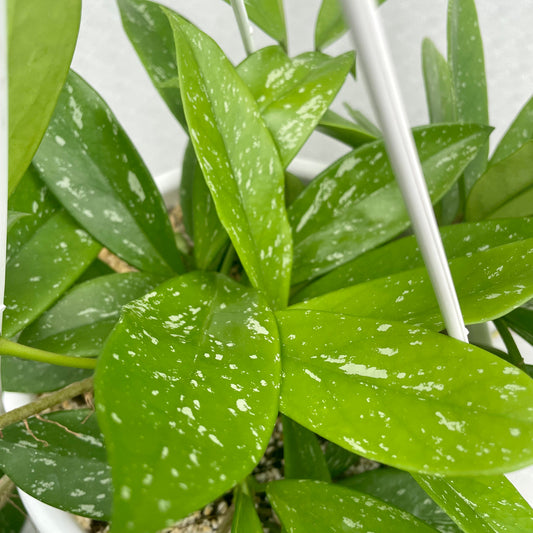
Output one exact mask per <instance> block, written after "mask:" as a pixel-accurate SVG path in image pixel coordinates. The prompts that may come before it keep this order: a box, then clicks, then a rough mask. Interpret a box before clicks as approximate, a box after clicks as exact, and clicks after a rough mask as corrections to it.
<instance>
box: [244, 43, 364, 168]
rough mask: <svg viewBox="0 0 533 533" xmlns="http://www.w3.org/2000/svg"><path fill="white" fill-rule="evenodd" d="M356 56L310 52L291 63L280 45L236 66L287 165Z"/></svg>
mask: <svg viewBox="0 0 533 533" xmlns="http://www.w3.org/2000/svg"><path fill="white" fill-rule="evenodd" d="M353 61H354V59H353V54H352V53H347V54H343V55H341V56H338V57H330V56H327V55H325V54H322V53H320V52H307V53H305V54H301V55H299V56H297V57H295V58H294V59H290V58H289V57H288V56H287V55H286V54H285V52H283V50H282V49H281V48H280V47H279V46H271V47H268V48H263V49H261V50H258V51H257V52H255V53H254V54H252V55H250V56H249V57H248V58H247V59H245V60H244V61H243V62H242V63H241V64H240V65H239V67H238V69H237V71H238V73H239V76H240V77H241V78H242V79H243V80H244V82H245V83H246V85H247V86H248V88H249V89H250V91H251V92H252V94H253V96H254V98H255V99H256V100H257V103H258V104H259V110H260V111H261V115H262V117H263V119H264V121H265V124H266V125H267V126H268V128H269V130H270V131H271V132H272V135H273V137H274V140H275V141H276V145H277V147H278V149H279V151H280V154H281V161H282V163H283V165H284V166H287V165H288V164H289V163H290V162H291V161H292V159H293V158H294V156H295V155H296V154H297V153H298V151H299V150H300V148H301V147H302V146H303V145H304V143H305V141H306V140H307V139H308V138H309V136H310V135H311V133H312V132H313V131H314V129H315V127H316V126H317V124H318V122H319V120H320V118H321V117H322V115H323V114H324V113H325V112H326V110H327V109H328V107H329V106H330V104H331V102H333V99H334V98H335V95H336V94H337V93H338V91H339V89H340V88H341V87H342V85H343V83H344V80H345V79H346V76H347V75H348V72H349V71H350V69H351V68H352V65H353Z"/></svg>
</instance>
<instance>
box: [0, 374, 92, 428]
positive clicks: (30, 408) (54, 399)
mask: <svg viewBox="0 0 533 533" xmlns="http://www.w3.org/2000/svg"><path fill="white" fill-rule="evenodd" d="M93 381H94V378H93V377H92V376H91V377H90V378H86V379H83V380H82V381H76V383H71V384H70V385H67V386H66V387H64V388H63V389H59V390H58V391H55V392H51V393H50V394H46V395H45V396H41V397H40V398H39V399H37V400H35V401H34V402H31V403H28V404H26V405H23V406H22V407H17V408H16V409H13V410H12V411H8V412H7V413H5V414H3V415H0V430H2V429H4V428H5V427H6V426H9V425H11V424H14V423H16V422H20V421H21V420H25V419H26V418H29V417H30V416H34V415H37V414H39V413H42V412H43V411H44V410H46V409H51V408H52V407H55V406H56V405H59V404H61V403H63V402H65V401H67V400H70V399H72V398H74V397H76V396H79V395H80V394H85V393H86V392H89V391H91V390H92V389H93Z"/></svg>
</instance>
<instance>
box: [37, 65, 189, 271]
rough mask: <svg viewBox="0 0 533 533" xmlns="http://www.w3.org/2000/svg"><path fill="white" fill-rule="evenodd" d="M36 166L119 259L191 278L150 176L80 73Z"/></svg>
mask: <svg viewBox="0 0 533 533" xmlns="http://www.w3.org/2000/svg"><path fill="white" fill-rule="evenodd" d="M103 146H104V147H105V149H102V147H103ZM34 164H35V165H36V167H37V168H38V169H39V171H40V172H41V177H42V179H43V180H44V181H45V182H46V184H47V185H48V187H49V188H50V189H51V191H52V192H53V193H54V195H55V196H56V197H57V198H58V199H59V201H60V202H61V203H62V204H63V205H64V207H65V208H66V209H67V210H68V211H69V213H70V214H71V215H72V216H73V217H74V218H75V219H76V220H77V221H78V222H79V223H80V224H81V225H82V226H83V227H84V228H85V229H86V230H87V231H88V232H89V233H90V234H91V235H93V236H94V237H95V238H96V239H98V240H99V241H100V242H101V243H102V244H103V245H104V246H106V247H107V248H109V249H110V250H111V251H112V252H114V253H116V254H117V255H118V256H119V257H121V258H122V259H124V260H125V261H127V262H128V263H130V264H131V265H133V266H136V267H137V268H139V269H141V270H146V271H148V272H156V273H162V274H168V273H170V272H172V271H173V270H175V271H177V272H181V271H183V264H182V261H181V258H180V255H179V252H178V250H177V248H176V245H175V240H174V234H173V232H172V228H171V226H170V222H169V220H168V216H167V214H166V210H165V207H164V205H163V200H162V198H161V195H160V194H159V192H158V190H157V187H156V185H155V183H154V181H153V179H152V177H151V176H150V173H149V172H148V169H147V168H146V166H145V165H144V163H143V161H142V159H141V158H140V156H139V154H138V153H137V151H136V149H135V147H134V146H133V144H132V143H131V141H130V140H129V138H128V137H127V135H126V133H125V132H124V130H123V129H122V128H121V127H120V124H119V123H118V121H117V119H116V118H115V117H114V116H113V114H112V113H111V111H110V109H109V108H108V107H107V105H106V104H105V102H104V101H103V100H102V99H101V98H100V96H99V95H98V94H97V93H96V92H95V91H94V90H93V89H92V87H90V86H89V85H88V84H87V83H86V82H85V81H84V80H83V79H82V78H80V77H79V76H78V75H77V74H75V73H73V72H72V71H71V72H70V74H69V76H68V78H67V82H66V84H65V87H64V88H63V91H62V92H61V95H60V97H59V100H58V103H57V107H56V110H55V112H54V115H53V117H52V120H51V121H50V126H49V127H48V130H47V132H46V135H45V136H44V138H43V141H42V143H41V146H40V147H39V150H38V151H37V154H36V156H35V158H34Z"/></svg>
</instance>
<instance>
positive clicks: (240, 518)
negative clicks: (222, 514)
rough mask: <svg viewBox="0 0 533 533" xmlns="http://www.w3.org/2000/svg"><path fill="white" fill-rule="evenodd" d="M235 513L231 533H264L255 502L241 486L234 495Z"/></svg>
mask: <svg viewBox="0 0 533 533" xmlns="http://www.w3.org/2000/svg"><path fill="white" fill-rule="evenodd" d="M234 501H235V514H234V515H233V524H232V526H231V533H263V526H262V525H261V521H260V520H259V517H258V516H257V513H256V511H255V506H254V502H253V500H252V498H251V496H250V494H248V493H247V492H244V490H242V488H239V489H238V490H237V491H236V493H235V496H234Z"/></svg>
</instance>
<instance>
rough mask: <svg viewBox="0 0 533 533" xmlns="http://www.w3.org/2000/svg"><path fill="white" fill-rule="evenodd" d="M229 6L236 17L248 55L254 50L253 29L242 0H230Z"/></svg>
mask: <svg viewBox="0 0 533 533" xmlns="http://www.w3.org/2000/svg"><path fill="white" fill-rule="evenodd" d="M231 7H232V8H233V12H234V13H235V18H236V19H237V25H238V26H239V32H240V34H241V38H242V42H243V44H244V49H245V50H246V55H250V54H252V53H253V51H254V42H253V39H252V33H253V29H252V25H251V24H250V19H249V18H248V13H247V12H246V8H245V7H244V0H231Z"/></svg>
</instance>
